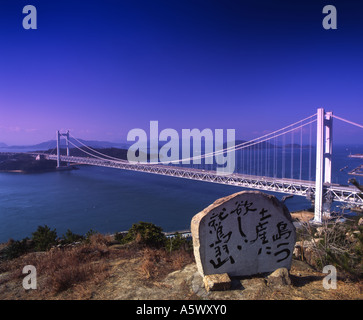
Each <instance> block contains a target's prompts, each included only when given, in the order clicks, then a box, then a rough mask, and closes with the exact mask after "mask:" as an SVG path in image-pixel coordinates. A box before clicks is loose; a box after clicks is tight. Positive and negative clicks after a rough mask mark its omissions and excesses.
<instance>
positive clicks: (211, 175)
mask: <svg viewBox="0 0 363 320" xmlns="http://www.w3.org/2000/svg"><path fill="white" fill-rule="evenodd" d="M47 158H48V159H49V160H56V159H57V156H56V155H48V156H47ZM60 159H61V161H64V162H69V163H78V164H86V165H93V166H102V167H109V168H117V169H123V170H131V171H139V172H147V173H153V174H159V175H165V176H171V177H178V178H184V179H191V180H198V181H206V182H213V183H220V184H227V185H234V186H240V187H243V188H251V189H258V190H265V191H272V192H279V193H286V194H292V195H298V196H305V197H308V198H313V197H314V194H315V182H314V181H306V180H298V179H287V178H283V179H282V178H273V177H264V176H262V177H261V176H253V175H244V174H239V173H235V174H231V175H221V174H217V173H216V171H210V170H202V169H195V168H186V167H177V166H167V165H158V164H140V163H131V162H128V161H126V160H120V161H112V160H99V159H93V158H87V157H73V156H60ZM324 197H325V198H327V199H330V200H332V201H338V202H345V203H350V204H354V205H363V195H362V194H361V193H360V191H359V190H358V189H357V188H356V187H354V186H342V185H337V184H329V185H327V184H326V185H324Z"/></svg>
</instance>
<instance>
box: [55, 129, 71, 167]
mask: <svg viewBox="0 0 363 320" xmlns="http://www.w3.org/2000/svg"><path fill="white" fill-rule="evenodd" d="M56 136H57V168H60V150H59V147H60V139H61V137H65V138H66V148H67V156H69V130H68V131H67V133H60V132H59V130H57V131H56Z"/></svg>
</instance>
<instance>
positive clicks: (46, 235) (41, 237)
mask: <svg viewBox="0 0 363 320" xmlns="http://www.w3.org/2000/svg"><path fill="white" fill-rule="evenodd" d="M32 240H33V241H34V247H35V250H37V251H46V250H49V249H50V248H51V246H53V245H55V244H57V232H56V230H55V229H54V230H50V228H49V227H48V226H47V225H45V226H44V227H42V226H39V227H38V229H37V231H35V232H33V238H32Z"/></svg>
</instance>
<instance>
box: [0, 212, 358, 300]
mask: <svg viewBox="0 0 363 320" xmlns="http://www.w3.org/2000/svg"><path fill="white" fill-rule="evenodd" d="M299 215H301V214H299ZM295 218H296V217H295ZM301 218H302V217H300V219H301ZM305 218H307V217H305ZM107 241H108V240H107V239H105V238H103V237H99V239H98V240H97V241H96V242H95V243H92V242H91V243H90V244H87V245H86V244H83V245H77V246H71V247H69V248H68V247H67V248H53V249H51V250H50V251H47V252H31V253H28V254H26V255H23V256H21V257H19V258H16V259H13V260H10V261H0V300H361V299H362V298H363V282H362V281H359V280H357V279H355V280H354V281H353V280H351V278H349V277H347V276H346V275H344V274H342V273H340V272H338V274H337V276H338V279H337V280H338V281H337V288H336V289H329V290H328V289H325V288H324V286H323V279H324V277H326V276H327V274H324V273H322V272H321V271H322V270H319V269H318V268H313V267H311V266H310V265H309V264H307V263H306V262H304V261H301V260H300V259H297V258H294V259H293V262H292V267H291V269H290V271H289V275H288V279H286V278H284V277H283V276H281V277H280V276H277V277H276V278H272V277H271V276H270V275H269V274H264V275H256V276H250V277H241V278H232V279H231V280H232V284H231V288H230V289H229V290H226V291H207V290H206V288H205V286H204V283H203V279H202V277H201V276H200V274H199V273H198V271H197V267H196V264H195V261H194V257H193V254H192V253H191V252H190V251H185V250H181V251H178V252H174V253H173V252H171V253H170V252H167V251H165V250H164V249H163V250H161V249H150V248H144V247H133V246H125V245H120V244H111V245H110V244H109V243H107ZM0 249H1V248H0ZM25 265H34V266H36V268H37V289H35V290H32V289H30V290H25V289H24V288H23V279H24V277H25V275H24V274H22V269H23V267H24V266H25Z"/></svg>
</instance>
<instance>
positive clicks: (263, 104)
mask: <svg viewBox="0 0 363 320" xmlns="http://www.w3.org/2000/svg"><path fill="white" fill-rule="evenodd" d="M27 4H32V5H34V6H36V8H37V11H38V16H37V18H38V21H37V22H38V29H37V30H25V29H23V27H22V19H23V17H24V16H25V15H24V14H22V8H23V7H24V6H25V5H27ZM326 4H333V5H335V6H336V8H337V12H338V29H337V30H325V29H323V27H322V20H323V18H324V15H323V13H322V8H323V7H324V6H325V5H326ZM0 8H1V10H0V43H1V47H0V142H4V143H7V144H9V145H14V144H17V145H20V144H33V143H39V142H43V141H45V140H50V139H54V138H55V131H56V130H58V129H60V130H62V129H64V130H65V129H69V130H71V133H72V134H73V135H74V136H76V137H79V138H83V139H90V140H91V139H92V140H108V141H122V140H126V136H127V133H128V131H129V130H131V129H133V128H143V129H145V130H147V129H148V127H149V122H150V121H152V120H158V121H159V127H160V130H162V129H164V128H174V129H176V130H180V132H181V129H183V128H186V129H188V128H190V129H192V128H199V129H200V130H202V129H204V128H211V129H217V128H224V129H227V128H231V129H236V137H237V138H239V139H251V138H255V137H258V136H260V135H262V134H264V133H266V132H271V131H274V130H276V129H279V128H280V127H283V126H285V125H287V124H290V123H292V122H295V121H298V120H300V119H302V118H305V117H307V116H309V115H311V114H313V113H315V112H316V109H317V108H318V107H324V108H326V109H327V110H328V111H333V112H334V113H335V114H336V115H338V116H340V117H343V118H347V119H350V120H352V121H355V122H358V123H360V124H362V123H363V101H362V95H363V76H362V75H363V59H362V57H363V42H362V39H363V3H362V2H359V3H358V1H351V0H345V1H329V3H327V2H326V1H319V0H314V1H297V0H293V1H292V0H279V1H271V0H269V1H267V0H266V1H261V0H258V1H243V0H239V1H237V0H234V1H232V0H230V1H228V0H223V1H222V0H218V1H217V0H208V1H207V0H203V1H202V0H173V1H171V0H164V1H162V0H153V1H150V0H148V1H146V0H135V1H123V0H120V1H115V0H105V1H101V0H94V1H87V2H85V1H75V0H73V1H70V0H64V1H61V2H54V1H49V0H47V1H45V0H30V1H20V0H3V1H2V2H1V7H0ZM335 124H336V125H335V126H334V139H335V141H337V142H344V143H345V142H354V143H359V142H361V141H362V137H363V132H362V129H359V128H355V127H352V126H349V125H345V124H344V123H342V122H338V121H335Z"/></svg>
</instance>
